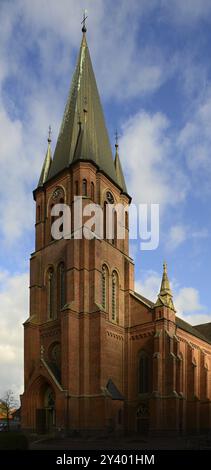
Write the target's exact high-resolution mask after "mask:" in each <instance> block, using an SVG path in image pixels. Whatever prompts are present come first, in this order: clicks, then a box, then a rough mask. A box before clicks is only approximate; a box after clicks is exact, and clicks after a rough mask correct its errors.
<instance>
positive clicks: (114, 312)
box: [111, 271, 119, 322]
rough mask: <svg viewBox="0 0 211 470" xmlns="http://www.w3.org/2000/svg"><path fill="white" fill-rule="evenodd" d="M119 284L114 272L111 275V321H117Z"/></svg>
mask: <svg viewBox="0 0 211 470" xmlns="http://www.w3.org/2000/svg"><path fill="white" fill-rule="evenodd" d="M118 304H119V283H118V275H117V272H116V271H113V273H112V317H111V318H112V321H115V322H117V321H118Z"/></svg>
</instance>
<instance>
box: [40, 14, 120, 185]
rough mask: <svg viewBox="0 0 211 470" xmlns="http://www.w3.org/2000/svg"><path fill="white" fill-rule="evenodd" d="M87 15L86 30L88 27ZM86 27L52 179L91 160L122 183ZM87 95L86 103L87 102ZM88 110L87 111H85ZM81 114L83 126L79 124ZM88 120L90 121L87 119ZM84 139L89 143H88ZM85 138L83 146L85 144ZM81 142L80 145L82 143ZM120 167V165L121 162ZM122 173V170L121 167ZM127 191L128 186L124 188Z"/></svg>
mask: <svg viewBox="0 0 211 470" xmlns="http://www.w3.org/2000/svg"><path fill="white" fill-rule="evenodd" d="M85 20H86V16H85V17H84V20H83V29H84V28H85V29H86V23H85ZM85 29H84V31H83V37H82V41H81V48H80V53H79V57H78V62H77V66H76V69H75V73H74V76H73V80H72V85H71V89H70V92H69V96H68V100H67V104H66V108H65V112H64V117H63V121H62V125H61V129H60V133H59V137H58V140H57V144H56V148H55V152H54V158H53V162H52V165H51V168H50V171H49V174H48V178H47V179H48V180H49V179H51V178H52V177H54V176H55V175H57V174H58V173H59V172H60V171H62V170H64V169H65V168H68V167H69V166H70V165H71V164H72V163H73V162H75V161H76V160H77V161H84V160H86V161H91V162H93V163H94V164H95V165H96V166H97V167H98V169H99V171H102V173H104V174H105V175H106V176H108V178H110V179H111V180H112V181H113V182H114V183H116V184H117V185H118V186H120V187H121V188H122V189H123V187H122V184H121V185H120V182H119V181H120V180H121V179H122V178H120V179H119V181H118V178H117V174H116V171H115V166H114V161H113V156H112V150H111V145H110V142H109V137H108V132H107V129H106V125H105V120H104V115H103V110H102V106H101V102H100V97H99V93H98V89H97V84H96V80H95V76H94V72H93V68H92V63H91V58H90V54H89V49H88V46H87V41H86V34H85ZM84 98H86V100H87V101H86V105H85V103H84ZM84 110H85V112H84ZM78 115H80V121H81V126H79V125H78ZM85 121H86V122H85ZM85 128H86V129H85ZM84 139H85V140H86V142H87V143H85V142H84ZM82 140H83V146H82V145H81V143H82ZM79 143H80V145H79ZM117 167H118V168H119V164H118V163H117ZM117 171H118V172H120V170H119V169H118V170H117ZM124 190H125V188H124Z"/></svg>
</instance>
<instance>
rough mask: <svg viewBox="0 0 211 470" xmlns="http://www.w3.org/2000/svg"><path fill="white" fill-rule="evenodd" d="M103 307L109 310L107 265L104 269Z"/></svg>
mask: <svg viewBox="0 0 211 470" xmlns="http://www.w3.org/2000/svg"><path fill="white" fill-rule="evenodd" d="M102 307H103V308H104V309H105V310H108V268H107V266H106V265H105V264H104V265H103V267H102Z"/></svg>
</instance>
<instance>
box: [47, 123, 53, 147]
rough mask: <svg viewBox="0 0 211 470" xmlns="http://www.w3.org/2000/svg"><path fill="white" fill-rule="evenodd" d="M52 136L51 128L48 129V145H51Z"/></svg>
mask: <svg viewBox="0 0 211 470" xmlns="http://www.w3.org/2000/svg"><path fill="white" fill-rule="evenodd" d="M51 134H52V129H51V126H49V128H48V143H49V144H50V143H51Z"/></svg>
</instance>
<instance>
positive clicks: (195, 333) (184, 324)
mask: <svg viewBox="0 0 211 470" xmlns="http://www.w3.org/2000/svg"><path fill="white" fill-rule="evenodd" d="M176 325H177V327H178V328H181V330H184V331H187V333H190V334H191V335H193V336H196V338H199V339H202V340H203V341H206V343H210V344H211V338H210V339H209V338H208V337H206V336H205V335H204V334H202V333H200V331H199V330H198V328H197V327H196V326H192V325H190V323H187V322H186V321H184V320H182V318H179V317H176ZM205 325H206V323H205ZM199 326H203V325H199Z"/></svg>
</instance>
